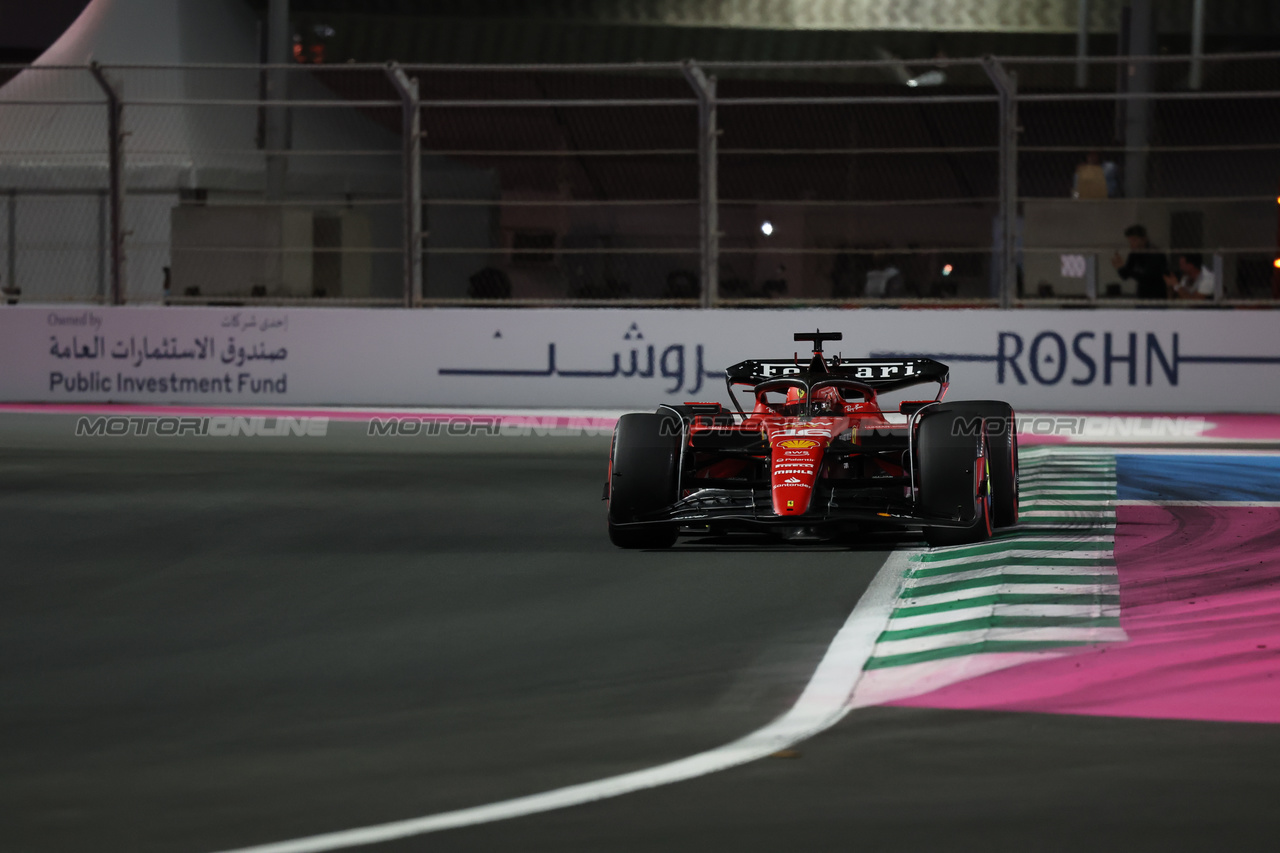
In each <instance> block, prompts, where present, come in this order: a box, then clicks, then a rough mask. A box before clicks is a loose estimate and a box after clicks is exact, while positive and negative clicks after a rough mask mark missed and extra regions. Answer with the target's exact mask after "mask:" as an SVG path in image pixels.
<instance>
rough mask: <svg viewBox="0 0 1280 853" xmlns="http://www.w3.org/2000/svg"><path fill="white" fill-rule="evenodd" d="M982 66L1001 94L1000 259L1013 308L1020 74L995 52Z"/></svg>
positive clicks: (1006, 301) (1007, 303)
mask: <svg viewBox="0 0 1280 853" xmlns="http://www.w3.org/2000/svg"><path fill="white" fill-rule="evenodd" d="M982 68H983V70H984V71H986V72H987V76H988V77H990V78H991V82H992V83H993V84H994V85H995V87H996V91H997V92H998V93H999V95H1000V154H999V158H1000V165H999V171H1000V188H999V199H1000V202H999V207H1000V212H999V214H998V221H999V223H1000V229H999V233H1000V243H999V245H998V246H997V247H996V262H997V263H998V264H999V269H1000V307H1001V308H1011V307H1012V306H1013V293H1014V289H1015V288H1016V287H1017V283H1018V253H1017V235H1016V231H1017V227H1018V74H1017V72H1016V71H1015V72H1012V73H1010V72H1008V71H1006V70H1005V69H1004V66H1003V65H1001V64H1000V63H999V62H997V61H996V60H995V58H994V57H991V56H987V57H984V58H983V60H982Z"/></svg>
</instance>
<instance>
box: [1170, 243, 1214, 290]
mask: <svg viewBox="0 0 1280 853" xmlns="http://www.w3.org/2000/svg"><path fill="white" fill-rule="evenodd" d="M1178 269H1179V270H1181V271H1182V278H1181V279H1178V278H1177V277H1175V276H1174V275H1173V274H1172V273H1170V274H1168V275H1166V276H1165V277H1164V281H1165V286H1166V287H1167V288H1168V291H1169V298H1170V299H1212V298H1213V291H1214V289H1215V287H1216V285H1217V281H1215V280H1214V277H1213V273H1212V272H1210V271H1209V270H1207V269H1205V268H1204V258H1203V257H1202V256H1201V255H1200V253H1199V252H1183V253H1182V254H1180V255H1178Z"/></svg>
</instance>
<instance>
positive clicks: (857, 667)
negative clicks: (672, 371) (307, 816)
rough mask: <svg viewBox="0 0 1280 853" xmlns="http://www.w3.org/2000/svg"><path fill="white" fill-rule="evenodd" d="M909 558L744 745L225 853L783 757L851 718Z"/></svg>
mask: <svg viewBox="0 0 1280 853" xmlns="http://www.w3.org/2000/svg"><path fill="white" fill-rule="evenodd" d="M911 554H912V552H910V551H906V552H904V551H895V552H894V553H893V554H891V555H890V557H889V559H888V560H886V561H885V564H884V565H883V566H881V567H880V571H879V572H877V573H876V576H875V578H874V579H873V580H872V582H871V585H870V586H869V587H868V588H867V591H866V592H865V593H864V594H863V596H862V598H861V599H860V600H859V601H858V604H857V606H855V607H854V608H853V612H852V613H850V614H849V618H848V619H847V620H845V623H844V625H843V627H841V629H840V631H839V632H838V633H837V634H836V636H835V639H833V640H832V641H831V645H830V646H828V647H827V652H826V654H825V655H824V656H823V658H822V661H821V663H819V664H818V668H817V669H816V670H814V673H813V676H812V677H811V678H810V679H809V683H808V685H806V686H805V689H804V692H803V693H802V694H800V698H799V699H797V700H796V704H795V705H794V706H792V708H791V710H790V711H787V713H785V714H783V715H782V716H781V717H778V718H777V719H776V720H774V721H773V722H772V723H769V725H767V726H765V727H764V728H761V729H757V730H756V731H754V732H752V733H751V734H749V735H747V736H746V737H743V738H741V739H739V740H736V741H733V742H732V743H728V744H725V745H724V746H721V747H717V748H716V749H712V750H709V751H707V752H701V753H698V754H697V755H691V756H689V757H688V758H682V759H680V760H679V761H673V762H671V763H669V764H660V765H658V766H657V767H650V768H647V769H645V770H637V771H635V772H633V773H623V774H622V775H620V776H611V777H609V778H607V779H600V780H597V781H595V782H585V783H583V784H581V785H570V786H569V787H567V788H557V789H556V790H554V791H545V792H543V793H541V794H532V795H530V796H527V797H517V798H515V799H512V800H503V801H501V802H497V803H490V804H488V805H484V806H474V807H472V808H466V809H458V810H456V811H451V812H441V813H439V814H434V815H427V816H425V817H418V818H409V819H407V820H399V821H393V822H391V823H382V824H376V825H373V826H362V827H359V828H356V829H347V830H342V831H340V832H327V833H324V834H322V835H312V836H308V837H306V838H297V839H293V840H292V841H278V842H273V843H270V844H260V845H256V846H253V847H241V848H238V849H236V850H229V851H222V853H315V851H322V850H340V849H343V848H347V847H358V846H361V845H365V844H376V843H378V842H382V841H393V840H396V839H400V838H406V837H409V836H413V835H424V834H426V833H429V832H439V831H440V830H443V829H456V828H458V827H463V826H472V825H474V824H479V823H490V822H492V821H498V820H506V819H508V818H513V817H522V816H524V815H531V814H537V813H539V812H546V811H552V810H554V809H562V808H567V807H569V806H576V805H581V804H583V803H590V802H593V801H595V800H603V799H607V798H609V797H617V796H621V795H622V794H629V793H632V792H633V791H642V790H644V789H646V788H655V787H658V786H659V785H669V784H671V783H673V782H682V781H684V780H686V779H693V778H696V777H698V776H705V775H706V774H708V773H715V772H716V771H718V770H727V769H729V768H731V767H737V766H738V765H740V764H746V763H747V762H750V761H755V760H756V759H759V758H765V757H766V756H769V755H772V754H773V753H775V752H777V751H778V750H781V749H786V748H787V747H789V746H792V745H794V744H796V743H799V742H800V741H802V740H805V739H807V738H810V737H813V736H814V735H816V734H818V733H819V732H822V731H824V730H825V729H828V728H830V727H831V726H833V725H835V724H836V723H837V722H839V721H840V720H841V719H842V718H843V717H844V716H845V714H847V713H849V710H850V705H849V700H850V698H851V696H852V695H853V690H854V688H855V687H856V686H857V683H858V679H859V678H860V677H861V675H862V667H863V666H864V665H865V664H866V662H867V658H869V657H870V656H871V651H872V649H874V648H875V644H876V639H877V638H878V637H879V636H880V634H881V632H882V631H884V628H885V626H886V625H887V624H888V622H889V616H890V614H891V613H892V611H893V606H894V602H895V601H896V600H897V598H898V593H899V591H900V590H901V588H902V584H903V581H904V579H905V577H906V573H907V570H908V568H909V566H910V563H909V558H910V556H911Z"/></svg>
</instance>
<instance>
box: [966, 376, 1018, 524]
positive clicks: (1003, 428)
mask: <svg viewBox="0 0 1280 853" xmlns="http://www.w3.org/2000/svg"><path fill="white" fill-rule="evenodd" d="M972 405H979V404H972ZM980 405H983V406H986V407H987V408H988V411H989V413H988V414H987V415H986V416H985V420H986V423H985V425H984V427H983V434H984V435H985V436H986V438H987V466H988V467H987V472H988V479H989V480H990V483H991V524H992V526H993V527H1012V526H1013V525H1015V524H1017V523H1018V429H1017V421H1016V419H1015V418H1014V416H1013V407H1012V406H1010V405H1009V404H1008V403H1001V402H997V401H995V400H991V401H984V402H983V403H981V404H980Z"/></svg>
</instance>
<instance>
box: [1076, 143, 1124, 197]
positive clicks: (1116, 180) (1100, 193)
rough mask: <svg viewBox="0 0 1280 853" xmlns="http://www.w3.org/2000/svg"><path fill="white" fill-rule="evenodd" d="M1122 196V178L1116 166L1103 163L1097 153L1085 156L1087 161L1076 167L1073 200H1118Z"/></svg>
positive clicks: (1106, 162)
mask: <svg viewBox="0 0 1280 853" xmlns="http://www.w3.org/2000/svg"><path fill="white" fill-rule="evenodd" d="M1119 195H1120V176H1119V175H1118V174H1117V170H1116V164H1115V163H1113V162H1112V161H1110V160H1107V161H1105V162H1104V161H1103V159H1102V155H1101V154H1100V153H1098V152H1097V151H1090V152H1089V153H1088V154H1086V155H1085V161H1084V162H1083V163H1081V164H1080V165H1079V166H1076V176H1075V180H1074V181H1073V182H1072V184H1071V197H1072V198H1116V197H1118V196H1119Z"/></svg>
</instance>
